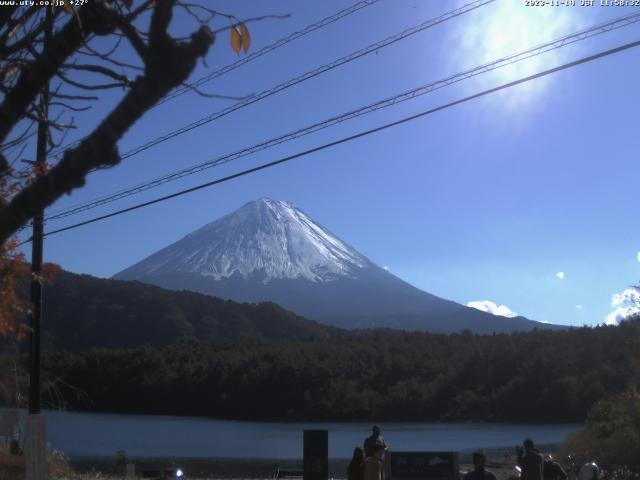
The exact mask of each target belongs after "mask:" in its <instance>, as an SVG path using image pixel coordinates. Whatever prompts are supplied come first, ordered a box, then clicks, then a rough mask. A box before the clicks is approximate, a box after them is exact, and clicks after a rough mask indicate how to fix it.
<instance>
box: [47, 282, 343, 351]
mask: <svg viewBox="0 0 640 480" xmlns="http://www.w3.org/2000/svg"><path fill="white" fill-rule="evenodd" d="M43 302H44V303H43V308H44V315H45V321H44V322H43V331H44V335H45V345H46V346H47V349H48V350H51V349H52V350H68V351H84V350H88V349H90V348H98V347H100V348H129V347H137V346H141V345H167V344H172V343H176V342H179V341H181V340H184V339H189V338H194V339H198V340H202V341H237V340H239V339H242V338H256V339H271V340H305V339H309V338H316V339H325V338H329V337H330V336H331V335H333V334H335V333H340V330H339V329H337V328H335V327H331V326H327V325H322V324H319V323H317V322H314V321H311V320H307V319H305V318H302V317H300V316H298V315H296V314H294V313H292V312H290V311H288V310H285V309H284V308H282V307H280V306H278V305H276V304H274V303H270V302H268V303H262V304H240V303H236V302H233V301H228V300H222V299H219V298H213V297H211V296H209V295H203V294H200V293H194V292H189V291H184V292H176V291H172V290H165V289H163V288H160V287H157V286H155V285H147V284H143V283H139V282H123V281H118V280H109V279H102V278H96V277H92V276H90V275H78V274H75V273H71V272H66V271H61V272H59V273H58V274H56V276H55V279H54V281H53V283H52V284H51V285H50V286H47V287H46V288H45V289H44V294H43Z"/></svg>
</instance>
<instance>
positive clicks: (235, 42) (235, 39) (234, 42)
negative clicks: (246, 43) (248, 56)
mask: <svg viewBox="0 0 640 480" xmlns="http://www.w3.org/2000/svg"><path fill="white" fill-rule="evenodd" d="M241 43H242V38H241V37H240V32H238V29H237V28H236V27H235V25H234V26H232V27H231V48H233V51H234V52H236V53H237V54H239V53H240V44H241Z"/></svg>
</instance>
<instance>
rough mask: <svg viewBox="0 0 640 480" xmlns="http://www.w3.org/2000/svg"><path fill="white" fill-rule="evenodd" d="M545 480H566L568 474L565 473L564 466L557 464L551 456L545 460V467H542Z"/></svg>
mask: <svg viewBox="0 0 640 480" xmlns="http://www.w3.org/2000/svg"><path fill="white" fill-rule="evenodd" d="M542 474H543V475H544V480H566V479H567V472H565V471H564V468H562V465H560V464H559V463H558V462H556V461H555V460H554V459H553V457H552V456H551V455H547V456H546V457H545V458H544V466H543V467H542Z"/></svg>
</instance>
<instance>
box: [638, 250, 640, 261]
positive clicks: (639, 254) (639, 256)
mask: <svg viewBox="0 0 640 480" xmlns="http://www.w3.org/2000/svg"><path fill="white" fill-rule="evenodd" d="M638 261H639V262H640V251H639V252H638Z"/></svg>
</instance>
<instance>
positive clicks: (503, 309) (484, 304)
mask: <svg viewBox="0 0 640 480" xmlns="http://www.w3.org/2000/svg"><path fill="white" fill-rule="evenodd" d="M467 307H471V308H476V309H478V310H482V311H483V312H488V313H491V314H493V315H500V316H502V317H517V316H518V314H517V313H516V312H514V311H512V310H511V309H510V308H509V307H507V306H506V305H496V304H495V303H493V302H492V301H491V300H479V301H475V302H467Z"/></svg>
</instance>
